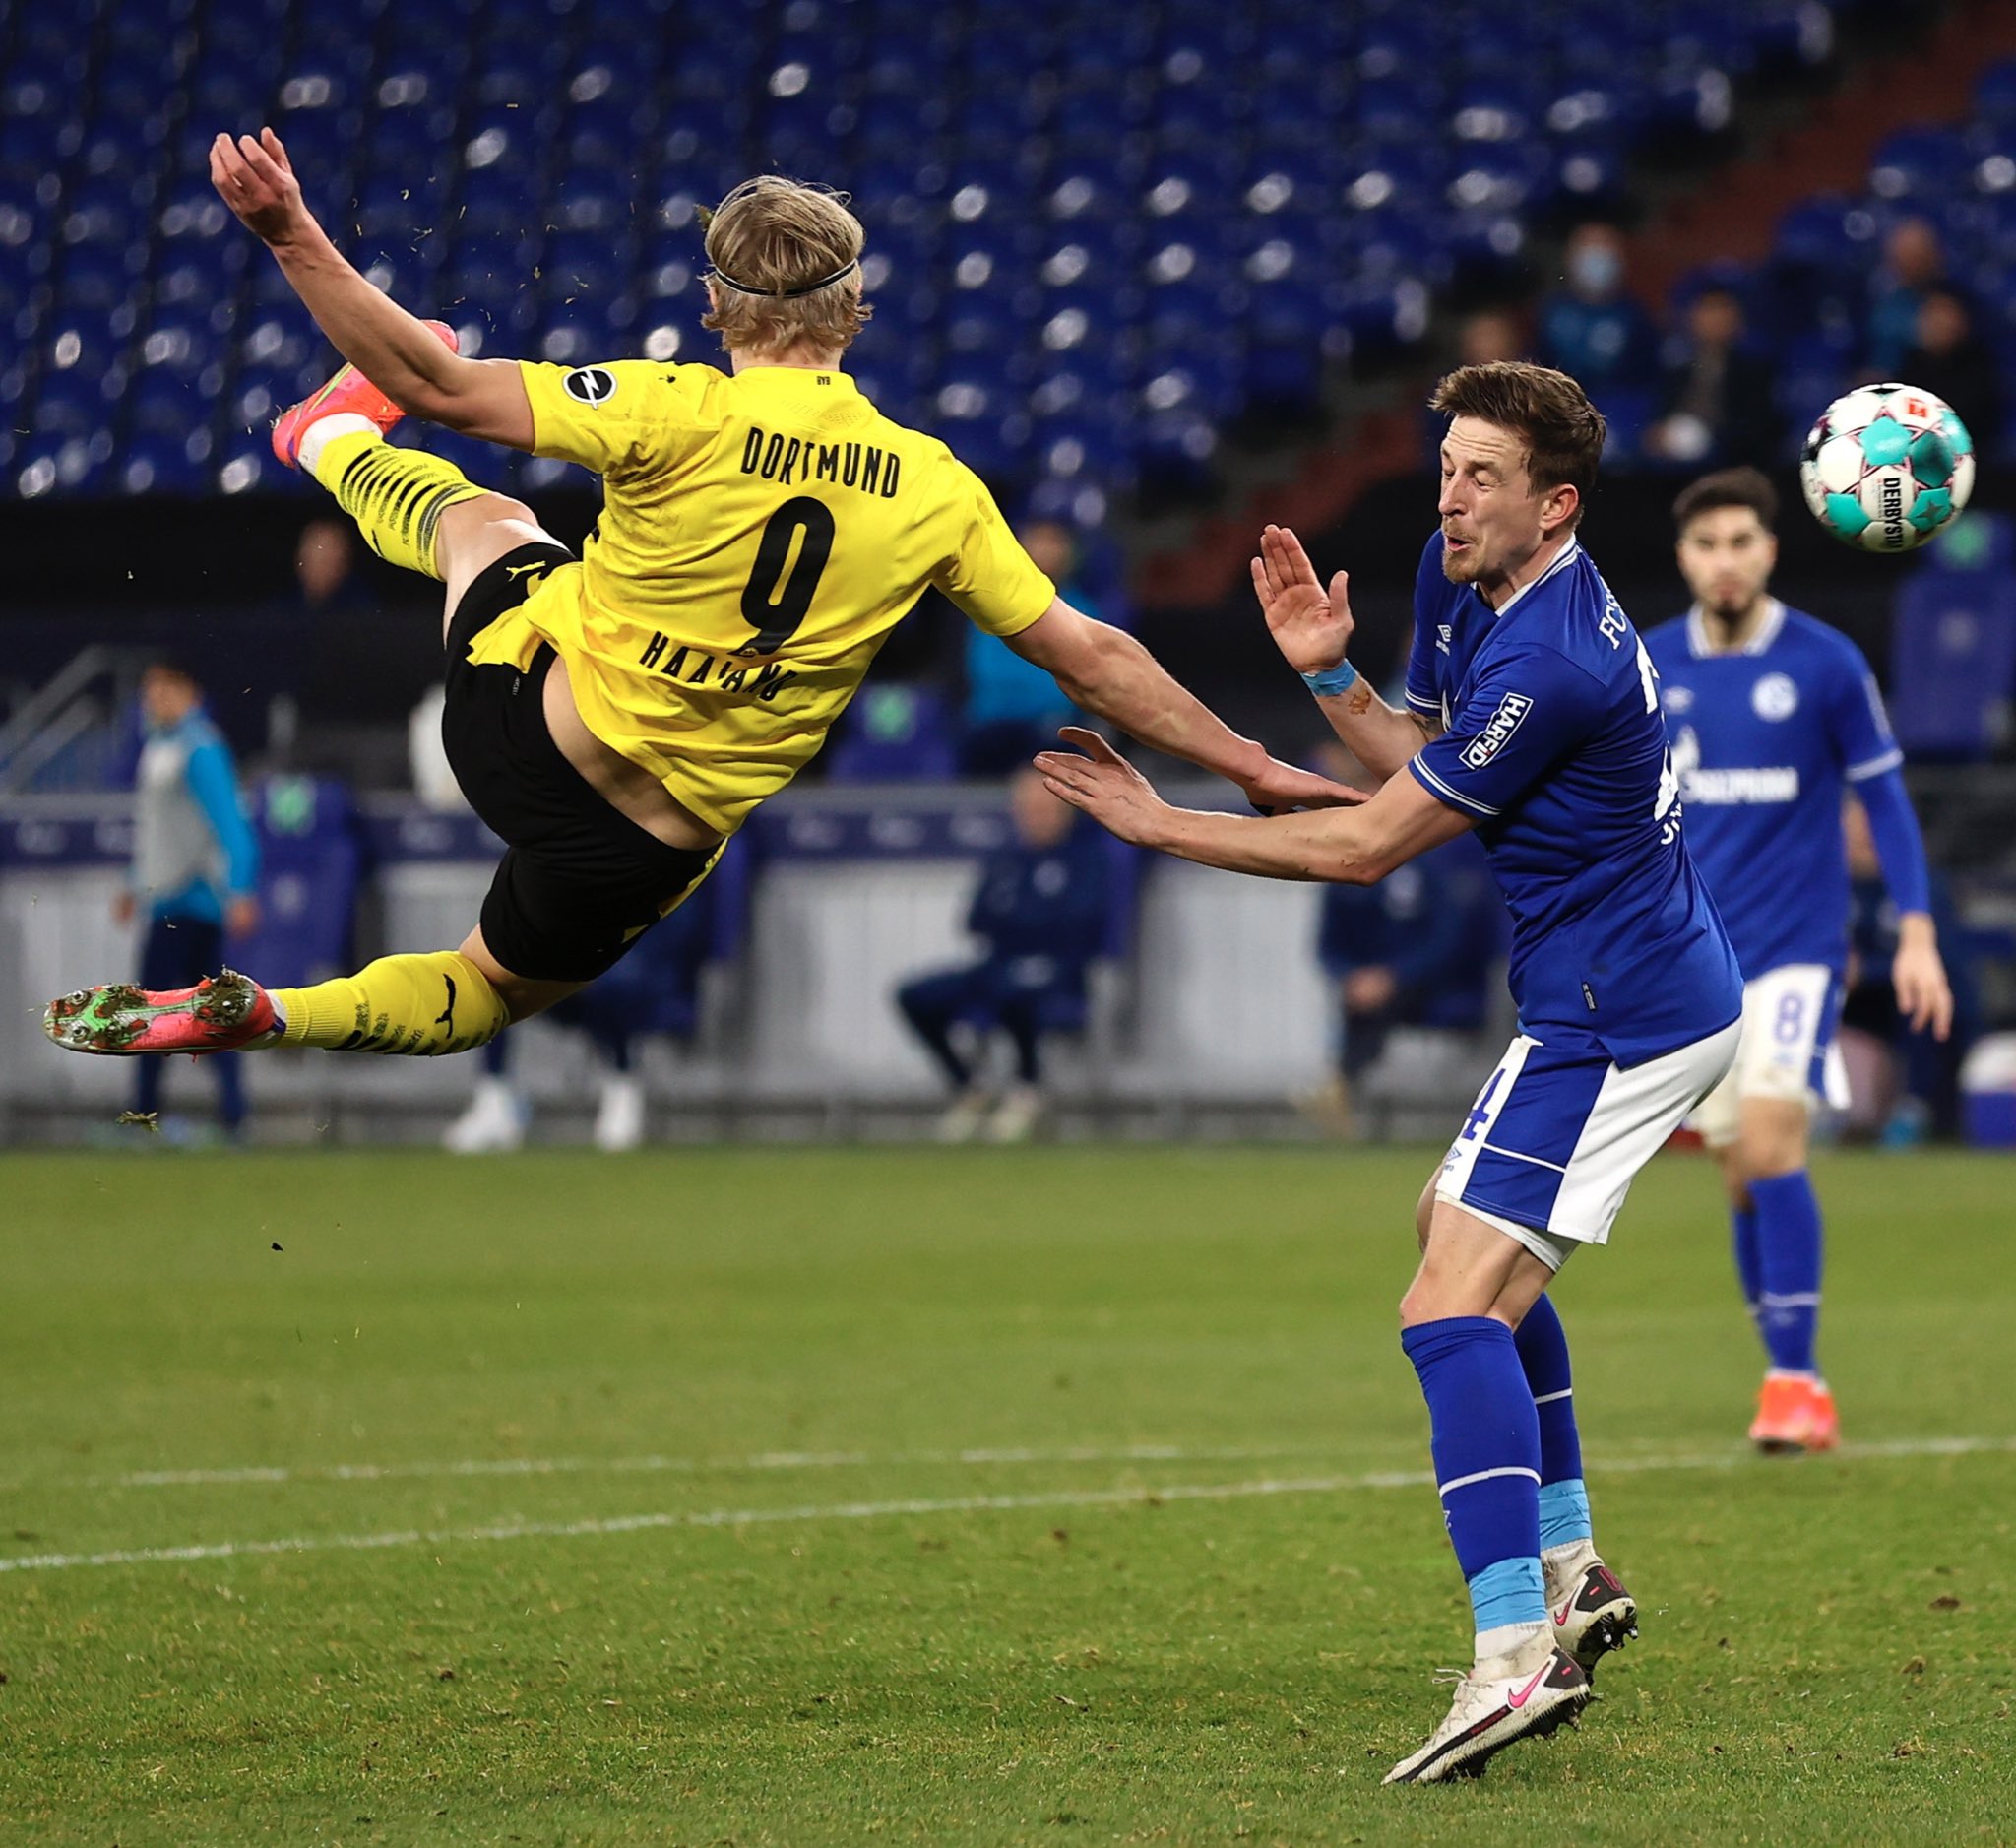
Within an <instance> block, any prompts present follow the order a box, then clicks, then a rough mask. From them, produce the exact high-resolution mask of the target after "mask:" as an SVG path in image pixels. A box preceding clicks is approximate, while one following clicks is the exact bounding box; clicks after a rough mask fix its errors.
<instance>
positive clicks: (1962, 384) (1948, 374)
mask: <svg viewBox="0 0 2016 1848" xmlns="http://www.w3.org/2000/svg"><path fill="white" fill-rule="evenodd" d="M1898 376H1899V377H1900V378H1906V379H1909V380H1910V381H1911V382H1912V384H1914V385H1916V386H1917V387H1918V388H1919V390H1920V391H1922V392H1930V393H1931V394H1932V396H1933V397H1934V398H1943V399H1944V400H1945V401H1946V402H1947V403H1948V404H1949V405H1951V406H1952V407H1953V409H1954V410H1955V411H1957V412H1958V413H1959V414H1960V420H1961V422H1963V423H1964V424H1966V425H1967V430H1968V434H1969V435H1971V436H1972V437H1973V438H1974V448H1975V453H1976V454H1977V455H1992V454H1993V453H1994V452H1995V450H1996V449H1997V448H1998V447H1999V446H2000V444H2001V440H2002V377H2001V369H2000V368H1999V367H1998V366H1997V365H1996V364H1995V355H1994V353H1993V351H1992V350H1990V349H1989V347H1988V344H1987V342H1986V341H1985V340H1984V339H1983V338H1982V337H1981V333H1980V330H1979V329H1978V328H1977V327H1976V325H1975V314H1974V310H1973V309H1972V308H1971V307H1969V306H1968V304H1967V301H1966V300H1965V298H1964V297H1962V296H1961V295H1959V294H1957V293H1955V292H1954V291H1953V290H1952V289H1950V288H1934V289H1932V290H1930V291H1929V292H1928V293H1927V294H1926V295H1925V298H1924V299H1923V300H1922V301H1921V302H1920V303H1919V305H1918V317H1917V320H1916V322H1915V323H1914V338H1913V341H1912V346H1911V350H1910V351H1908V352H1907V353H1906V354H1905V355H1904V363H1903V364H1902V365H1901V366H1899V367H1898Z"/></svg>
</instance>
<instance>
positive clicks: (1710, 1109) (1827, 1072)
mask: <svg viewBox="0 0 2016 1848" xmlns="http://www.w3.org/2000/svg"><path fill="white" fill-rule="evenodd" d="M1840 1015H1841V985H1840V983H1839V982H1837V981H1836V980H1835V977H1834V972H1833V970H1831V969H1829V968H1828V967H1827V966H1826V964H1824V963H1787V964H1786V965H1785V966H1784V967H1783V968H1782V969H1767V970H1766V971H1765V972H1764V973H1763V974H1762V975H1761V976H1759V977H1758V978H1757V979H1756V980H1755V981H1754V982H1746V983H1744V984H1743V1038H1742V1044H1741V1045H1740V1046H1739V1047H1738V1048H1737V1050H1736V1062H1735V1063H1734V1064H1733V1065H1732V1066H1731V1067H1730V1069H1729V1076H1728V1077H1726V1078H1725V1079H1723V1081H1722V1082H1721V1083H1720V1084H1719V1085H1717V1086H1716V1087H1715V1089H1714V1090H1713V1091H1711V1092H1709V1094H1708V1095H1707V1096H1706V1097H1705V1098H1703V1099H1702V1100H1701V1108H1700V1109H1699V1110H1697V1111H1695V1113H1694V1114H1693V1115H1691V1116H1689V1117H1688V1118H1687V1127H1688V1128H1689V1129H1695V1130H1698V1131H1699V1132H1700V1135H1701V1140H1702V1141H1704V1142H1705V1143H1707V1144H1708V1146H1709V1147H1710V1148H1712V1149H1721V1148H1727V1147H1728V1146H1729V1145H1730V1144H1731V1143H1732V1142H1733V1141H1734V1140H1735V1139H1736V1132H1737V1129H1738V1127H1739V1124H1740V1119H1741V1110H1742V1101H1743V1099H1744V1098H1746V1097H1763V1098H1778V1099H1781V1100H1782V1101H1783V1102H1785V1103H1788V1104H1803V1105H1805V1106H1806V1108H1807V1109H1808V1110H1810V1109H1811V1108H1812V1107H1813V1105H1814V1104H1815V1103H1816V1102H1821V1101H1824V1102H1826V1103H1828V1104H1831V1105H1833V1106H1834V1108H1835V1109H1837V1110H1842V1109H1846V1108H1847V1105H1848V1068H1847V1066H1846V1065H1845V1064H1844V1063H1843V1062H1842V1057H1841V1049H1840V1048H1839V1047H1838V1046H1836V1045H1835V1044H1834V1028H1835V1023H1836V1022H1837V1021H1838V1020H1839V1018H1840Z"/></svg>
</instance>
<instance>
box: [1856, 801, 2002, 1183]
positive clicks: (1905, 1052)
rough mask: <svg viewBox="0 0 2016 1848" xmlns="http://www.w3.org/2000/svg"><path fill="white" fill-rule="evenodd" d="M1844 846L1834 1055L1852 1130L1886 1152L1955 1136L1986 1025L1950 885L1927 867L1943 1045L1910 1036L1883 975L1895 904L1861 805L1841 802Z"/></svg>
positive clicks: (1891, 952)
mask: <svg viewBox="0 0 2016 1848" xmlns="http://www.w3.org/2000/svg"><path fill="white" fill-rule="evenodd" d="M1841 819H1842V830H1843V833H1844V834H1845V835H1846V837H1847V841H1848V870H1849V876H1850V877H1851V879H1852V880H1853V881H1854V883H1853V885H1852V886H1851V887H1850V892H1851V900H1852V909H1851V911H1850V913H1849V938H1848V940H1849V960H1848V976H1847V984H1846V996H1845V998H1844V1000H1843V1002H1842V1008H1841V1051H1842V1056H1843V1058H1844V1060H1845V1061H1846V1062H1847V1065H1848V1071H1849V1088H1850V1092H1851V1094H1852V1097H1853V1100H1854V1102H1853V1104H1852V1106H1851V1108H1850V1113H1849V1123H1850V1128H1851V1131H1852V1132H1853V1131H1860V1132H1863V1133H1867V1134H1871V1135H1875V1136H1877V1137H1879V1138H1880V1139H1881V1140H1882V1141H1884V1142H1885V1143H1888V1144H1889V1145H1891V1146H1892V1147H1906V1146H1909V1145H1910V1144H1912V1143H1916V1142H1922V1141H1923V1140H1924V1139H1925V1137H1926V1136H1927V1135H1931V1136H1937V1137H1939V1138H1940V1139H1942V1140H1947V1139H1952V1138H1955V1137H1957V1136H1958V1135H1959V1133H1960V1067H1961V1064H1962V1062H1963V1061H1964V1060H1965V1059H1966V1057H1967V1052H1968V1049H1969V1048H1970V1047H1972V1046H1973V1045H1974V1043H1975V1041H1976V1040H1978V1039H1979V1038H1980V1037H1981V1034H1982V1029H1983V1026H1984V1019H1985V1017H1984V1012H1983V1008H1982V1000H1981V990H1980V986H1979V984H1978V983H1977V982H1976V980H1975V971H1974V967H1973V958H1972V957H1971V956H1970V955H1969V953H1968V950H1969V941H1970V932H1969V931H1968V929H1967V927H1966V925H1965V924H1962V923H1961V921H1960V915H1959V913H1958V912H1957V911H1956V910H1955V908H1954V905H1953V894H1952V889H1951V888H1950V887H1949V886H1948V885H1947V883H1946V877H1945V875H1944V874H1943V873H1942V872H1940V871H1939V869H1938V868H1937V867H1936V866H1932V867H1928V868H1927V873H1926V889H1927V892H1928V894H1929V898H1930V904H1929V907H1928V909H1929V910H1930V913H1931V918H1932V924H1933V927H1934V928H1935V929H1936V930H1937V932H1938V937H1939V943H1940V946H1941V948H1942V949H1943V950H1944V951H1945V959H1946V979H1947V981H1948V983H1949V984H1950V985H1951V987H1952V989H1953V1030H1952V1032H1951V1034H1950V1035H1949V1036H1948V1037H1947V1038H1946V1039H1944V1040H1940V1039H1938V1038H1936V1037H1935V1036H1934V1035H1933V1034H1931V1033H1930V1032H1927V1031H1924V1030H1919V1031H1916V1032H1914V1031H1913V1030H1912V1027H1911V1025H1910V1023H1909V1021H1907V1020H1906V1019H1905V1018H1904V1017H1903V1014H1902V1012H1901V1010H1900V1009H1899V1007H1898V1005H1897V989H1896V986H1895V985H1894V983H1893V982H1892V981H1891V969H1892V967H1893V965H1894V964H1895V962H1896V960H1897V941H1898V931H1897V907H1896V905H1895V904H1893V903H1892V902H1891V898H1890V889H1889V887H1888V886H1887V885H1886V884H1885V883H1884V881H1883V866H1882V861H1881V860H1879V859H1878V858H1877V856H1876V837H1875V835H1874V833H1873V832H1872V831H1871V829H1870V827H1869V817H1868V814H1867V812H1866V811H1865V810H1864V809H1863V807H1862V805H1861V803H1859V802H1858V801H1855V800H1852V799H1851V800H1849V801H1847V802H1844V803H1843V804H1842V810H1841Z"/></svg>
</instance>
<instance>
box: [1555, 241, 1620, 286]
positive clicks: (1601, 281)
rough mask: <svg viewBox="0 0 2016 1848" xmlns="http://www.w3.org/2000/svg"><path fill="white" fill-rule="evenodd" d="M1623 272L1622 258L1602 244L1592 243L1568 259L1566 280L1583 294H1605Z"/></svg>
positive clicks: (1618, 280) (1616, 282)
mask: <svg viewBox="0 0 2016 1848" xmlns="http://www.w3.org/2000/svg"><path fill="white" fill-rule="evenodd" d="M1623 274H1624V265H1623V261H1622V259H1620V258H1619V257H1618V255H1617V253H1616V252H1615V251H1614V250H1611V249H1608V248H1607V246H1605V245H1603V244H1592V245H1590V246H1589V247H1588V248H1587V249H1585V250H1578V251H1576V252H1575V254H1574V255H1573V256H1572V257H1570V258H1569V259H1568V280H1569V281H1570V282H1571V283H1573V284H1574V285H1575V287H1576V288H1577V289H1579V290H1580V291H1581V292H1582V293H1583V294H1585V295H1607V294H1608V293H1609V292H1610V290H1611V289H1613V288H1615V287H1616V286H1617V284H1618V283H1619V282H1620V281H1621V280H1622V279H1623Z"/></svg>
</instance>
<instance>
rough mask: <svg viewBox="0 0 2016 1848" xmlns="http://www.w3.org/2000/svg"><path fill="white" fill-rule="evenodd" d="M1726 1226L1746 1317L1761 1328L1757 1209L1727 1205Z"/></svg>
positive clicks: (1761, 1275)
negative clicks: (1727, 1221)
mask: <svg viewBox="0 0 2016 1848" xmlns="http://www.w3.org/2000/svg"><path fill="white" fill-rule="evenodd" d="M1729 1226H1730V1243H1731V1245H1732V1247H1733V1249H1734V1251H1735V1256H1736V1282H1737V1283H1738V1284H1740V1285H1741V1286H1742V1291H1743V1301H1744V1303H1745V1304H1747V1305H1748V1306H1749V1310H1750V1319H1751V1320H1752V1321H1753V1322H1755V1323H1756V1324H1757V1326H1758V1328H1759V1329H1760V1330H1761V1329H1762V1328H1763V1326H1764V1307H1763V1304H1762V1303H1761V1301H1760V1300H1759V1299H1761V1298H1762V1296H1763V1295H1764V1261H1763V1259H1762V1258H1761V1257H1760V1256H1759V1255H1758V1252H1757V1209H1756V1208H1755V1207H1754V1206H1733V1207H1731V1208H1730V1209H1729Z"/></svg>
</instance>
